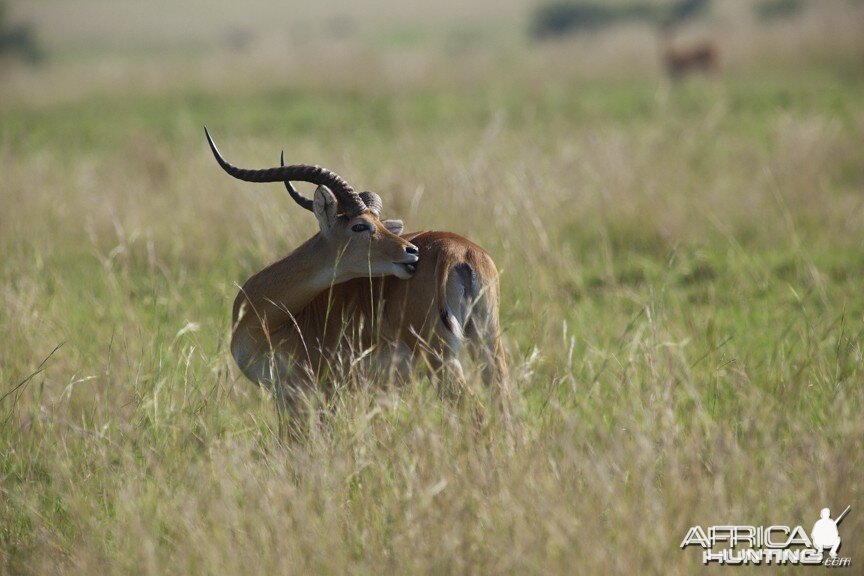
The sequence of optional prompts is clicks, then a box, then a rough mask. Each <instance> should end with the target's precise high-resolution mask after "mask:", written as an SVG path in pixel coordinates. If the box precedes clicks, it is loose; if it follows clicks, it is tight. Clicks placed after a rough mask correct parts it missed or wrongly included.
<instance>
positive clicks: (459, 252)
mask: <svg viewBox="0 0 864 576" xmlns="http://www.w3.org/2000/svg"><path fill="white" fill-rule="evenodd" d="M205 133H206V135H207V141H208V143H209V144H210V149H211V150H212V152H213V155H214V156H215V157H216V161H217V162H218V163H219V165H220V166H221V167H222V168H223V169H224V170H225V171H226V172H227V173H228V174H230V175H231V176H233V177H235V178H238V179H240V180H244V181H247V182H284V184H285V187H286V188H287V189H288V193H289V194H290V195H291V198H292V199H294V201H295V202H296V203H297V204H299V205H300V206H301V207H302V208H304V209H306V210H309V211H311V212H313V213H314V215H315V217H316V218H317V220H318V226H319V232H318V233H317V234H315V235H314V236H313V237H312V238H310V239H309V240H307V241H306V242H304V243H303V244H302V245H300V247H298V248H297V249H296V250H294V251H293V252H291V253H290V254H289V255H288V256H286V257H285V258H283V259H282V260H279V261H278V262H276V263H274V264H271V265H270V266H268V267H266V268H264V269H263V270H261V271H260V272H257V273H255V274H253V275H252V276H251V277H250V278H249V279H248V280H246V282H245V283H244V284H243V287H242V288H241V289H240V293H239V294H238V295H237V298H236V299H235V300H234V308H233V313H232V327H233V329H232V335H231V354H232V355H233V356H234V359H235V360H236V362H237V365H238V366H239V367H240V370H241V371H242V372H243V374H244V375H245V376H246V377H247V378H249V379H250V380H252V381H254V382H257V383H260V384H262V385H264V386H267V387H268V388H271V389H272V390H273V391H274V394H275V396H276V399H277V404H278V406H279V408H280V422H281V421H282V419H281V417H282V416H283V415H284V414H283V412H284V411H288V412H289V413H291V414H292V415H293V416H294V417H296V416H298V415H299V414H298V408H299V407H300V406H299V404H300V400H301V399H302V398H303V396H304V395H305V394H307V393H308V392H310V391H311V390H312V389H313V388H314V387H316V386H317V385H319V383H320V382H321V381H322V377H323V376H324V375H325V374H326V373H327V372H328V370H331V369H332V368H333V367H334V366H339V367H341V368H342V369H343V370H346V371H347V370H348V369H350V368H349V367H350V366H351V362H352V361H353V360H354V359H355V358H356V357H357V356H358V355H360V354H361V353H362V354H365V353H366V352H368V351H370V350H372V351H375V352H380V353H381V354H380V356H381V357H383V358H384V359H386V360H388V361H389V362H390V365H391V366H395V367H396V368H397V371H398V372H399V373H404V371H405V369H406V368H410V363H411V362H412V361H413V360H416V359H417V358H418V357H424V358H425V359H426V360H427V361H428V362H429V363H430V365H431V366H432V367H433V369H435V370H436V371H438V370H443V371H446V372H447V373H448V375H450V376H453V377H455V378H456V379H457V380H458V381H459V382H460V383H462V384H464V376H463V373H462V367H461V365H460V362H459V356H460V351H461V349H462V347H463V344H467V345H468V346H467V347H468V349H469V351H470V352H471V353H472V355H473V356H475V357H476V358H477V359H479V360H480V361H481V362H483V364H484V367H483V379H484V381H485V383H486V384H487V385H489V386H492V387H493V393H494V394H495V396H496V398H497V400H498V403H499V404H500V405H501V408H502V410H503V415H504V417H505V420H506V421H507V422H508V423H509V400H510V392H509V385H508V382H507V366H506V362H505V359H504V347H503V345H502V342H501V334H500V330H499V325H498V306H499V295H498V271H497V269H496V267H495V263H494V262H493V261H492V258H491V257H490V256H489V254H488V253H487V252H486V251H485V250H483V249H482V248H480V247H479V246H477V245H476V244H474V243H473V242H471V241H469V240H466V239H465V238H462V237H461V236H458V235H456V234H453V233H450V232H413V233H410V234H404V235H403V234H402V228H403V224H402V221H401V220H381V219H380V216H381V209H382V202H381V198H380V197H378V195H377V194H375V193H374V192H363V193H360V194H358V193H357V192H355V191H354V189H353V188H352V187H351V186H350V185H349V184H348V183H347V182H346V181H345V180H343V179H342V178H340V177H339V176H338V175H336V174H335V173H333V172H331V171H329V170H327V169H325V168H321V167H318V166H308V165H304V164H298V165H291V166H286V165H285V164H284V160H283V161H282V162H281V165H280V166H278V167H275V168H269V169H264V170H247V169H242V168H237V167H235V166H232V165H231V164H229V163H228V162H227V161H226V160H225V159H224V158H223V157H222V155H221V154H220V153H219V150H218V149H217V148H216V145H215V144H214V142H213V139H212V138H211V137H210V134H209V132H206V128H205ZM292 180H293V181H300V182H310V183H313V184H317V185H318V188H317V189H316V190H315V195H314V199H310V198H306V197H304V196H303V195H301V194H300V193H299V192H298V191H297V190H296V189H294V187H293V186H292V184H291V181H292ZM330 375H331V376H332V372H330ZM290 430H291V432H294V433H296V432H297V429H296V424H295V423H294V422H292V423H291V428H290Z"/></svg>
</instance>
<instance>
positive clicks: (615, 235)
mask: <svg viewBox="0 0 864 576" xmlns="http://www.w3.org/2000/svg"><path fill="white" fill-rule="evenodd" d="M745 4H746V3H743V2H740V1H739V2H734V3H733V2H729V3H723V4H722V10H721V11H720V12H719V13H718V14H715V15H714V16H713V17H712V20H710V21H709V22H708V24H707V25H706V26H707V27H708V29H709V30H711V33H712V34H713V35H714V36H715V37H716V38H717V39H718V41H719V44H720V46H721V49H722V53H723V56H724V69H723V72H722V74H721V75H720V76H718V77H715V78H709V79H704V78H703V79H692V80H689V81H687V82H685V83H683V84H681V85H678V86H669V85H667V84H666V83H665V82H664V81H663V80H662V76H661V74H660V72H659V66H658V63H657V61H656V60H657V58H656V56H657V54H656V50H655V44H654V40H653V37H652V35H651V33H650V31H649V30H647V29H643V28H640V27H635V26H634V27H628V28H625V29H623V30H617V31H612V32H609V33H601V34H595V35H591V36H589V37H584V38H577V39H572V40H563V41H560V42H554V43H547V44H541V45H536V44H532V43H530V42H529V41H528V40H527V39H526V38H525V37H524V27H525V22H526V20H527V13H528V11H529V9H530V7H531V4H530V3H525V2H517V1H515V0H514V1H513V2H509V3H504V4H501V3H495V4H492V3H479V4H476V5H475V4H472V5H471V6H469V7H466V6H462V5H461V4H459V3H456V2H453V3H452V5H450V6H446V5H445V6H444V7H443V8H441V7H439V8H436V9H433V8H432V7H431V5H430V6H428V7H423V6H416V7H412V6H406V5H404V4H403V3H396V2H389V1H386V0H376V1H375V2H373V3H371V4H370V5H368V6H365V7H363V8H362V9H361V8H360V7H342V8H341V9H340V8H339V7H337V6H333V5H330V4H327V3H324V4H316V5H315V6H306V7H303V8H300V7H293V8H289V7H286V6H283V5H281V4H279V5H271V4H270V3H268V2H266V1H263V0H262V1H260V2H256V3H254V5H253V8H244V9H241V8H240V7H238V6H237V5H234V4H228V3H221V4H220V3H216V4H215V5H213V4H212V3H207V4H204V3H203V2H189V3H184V4H181V5H176V6H175V5H174V4H172V3H167V2H157V3H154V4H152V5H151V4H150V3H142V4H140V5H139V4H132V3H131V2H130V3H128V4H127V3H120V2H105V1H97V0H87V1H82V2H80V3H78V2H76V3H75V4H74V6H75V9H74V10H73V9H72V8H71V6H72V3H66V2H60V1H59V0H50V1H45V2H38V3H37V2H33V3H30V4H29V5H28V4H26V3H20V4H17V5H13V6H12V7H11V12H12V14H13V15H16V16H18V17H26V18H29V19H30V20H32V21H33V22H34V23H35V24H36V25H37V29H38V30H40V31H41V38H42V40H43V42H44V43H45V46H46V50H47V51H48V54H49V58H48V60H47V61H46V62H45V63H44V64H43V65H42V67H40V68H37V69H26V68H24V67H22V66H21V65H19V64H16V63H14V62H5V63H4V66H5V67H6V68H5V72H4V76H5V77H4V80H3V83H2V84H0V98H2V99H0V253H2V260H0V295H2V296H0V382H2V394H3V397H2V401H0V415H2V427H0V454H2V456H0V567H2V568H0V570H2V572H4V573H9V574H189V573H206V574H273V573H288V574H302V573H331V574H342V573H357V574H380V573H441V574H444V573H454V572H455V573H532V574H547V573H585V574H591V573H598V572H601V571H605V572H609V573H664V574H689V573H694V572H698V571H700V570H701V569H702V568H703V567H702V565H701V563H700V553H699V551H697V550H696V549H694V548H690V549H688V550H681V549H679V544H680V542H681V540H682V539H683V537H684V535H685V533H686V531H687V529H688V528H689V527H690V526H692V525H696V524H699V525H702V526H709V525H713V524H746V525H750V524H753V525H770V524H789V525H796V524H802V525H804V526H805V527H806V528H807V529H808V530H809V528H810V526H812V523H813V522H814V521H815V520H816V519H817V517H818V511H819V509H820V508H821V507H823V506H830V507H831V508H832V509H833V510H837V511H839V510H840V509H842V508H844V507H845V506H846V505H847V504H851V505H852V512H851V513H850V515H849V516H848V517H847V519H846V520H845V521H844V523H843V525H842V526H841V534H842V535H843V537H844V545H843V548H842V552H843V555H844V556H851V557H852V562H853V567H852V568H851V569H846V570H847V573H858V572H860V569H861V568H860V567H861V566H862V565H864V546H862V543H864V508H862V504H864V497H862V488H864V420H862V411H864V387H862V384H864V358H862V344H864V106H862V103H864V34H862V30H864V26H862V17H864V13H862V11H861V7H860V6H856V5H853V4H850V3H849V2H845V1H837V2H825V3H818V7H812V8H811V9H809V10H808V11H807V12H805V14H804V15H802V16H801V17H800V18H797V19H795V20H792V21H788V22H779V23H774V24H770V25H757V24H756V23H754V22H753V21H750V20H748V19H747V18H746V15H747V11H746V10H745ZM202 10H203V12H202ZM346 10H347V11H348V12H345V11H346ZM490 10H491V14H492V16H491V17H487V15H488V14H490V12H489V11H490ZM352 11H353V12H352ZM338 14H341V16H338V17H337V15H338ZM696 32H697V33H701V32H699V31H698V30H697V31H696ZM204 124H207V125H208V126H209V127H210V128H211V129H212V130H213V132H214V135H215V136H216V138H217V141H218V142H219V143H220V145H221V146H222V148H223V151H224V152H225V153H226V155H228V157H229V159H230V160H232V161H234V162H236V163H238V164H243V165H250V166H264V165H268V164H275V162H276V161H277V160H278V153H279V151H280V150H282V149H283V148H284V149H285V150H286V157H287V159H288V161H289V162H311V163H319V164H322V165H324V166H328V167H330V168H332V169H334V170H336V171H337V172H339V173H341V174H343V175H344V176H346V177H347V178H348V179H349V180H350V181H352V182H353V183H355V185H356V186H358V187H362V188H371V189H373V190H376V191H378V192H379V193H380V194H381V195H382V196H383V197H384V201H385V213H386V215H388V216H398V217H402V218H404V219H405V221H406V223H407V228H408V229H409V230H417V229H447V230H453V231H456V232H459V233H462V234H464V235H466V236H468V237H470V238H472V239H474V240H476V241H477V242H479V243H480V244H481V245H483V246H484V247H486V248H487V249H488V250H489V251H490V252H491V253H492V255H493V256H494V258H495V259H496V261H497V262H498V264H499V268H500V269H501V271H502V290H503V309H502V323H503V327H504V332H505V338H506V344H507V349H508V357H509V361H510V364H511V370H512V376H513V387H514V390H515V396H516V408H517V422H518V424H519V426H520V429H521V438H519V439H518V441H517V442H515V443H514V442H512V441H511V439H510V438H509V437H508V435H507V434H506V432H505V430H504V428H503V426H502V425H501V424H500V423H499V422H498V421H497V420H493V421H492V422H490V423H489V424H488V425H487V426H486V427H485V428H483V429H481V430H478V429H477V428H476V427H475V425H474V424H473V423H472V419H471V418H470V416H469V415H468V413H467V412H466V411H465V409H463V408H461V407H460V406H458V405H454V404H450V403H446V402H442V401H441V400H440V399H439V397H438V396H437V394H436V392H435V391H434V389H433V387H432V385H431V384H430V383H429V381H428V380H427V379H425V378H423V377H419V378H418V379H417V380H416V381H414V382H412V383H411V385H409V386H407V387H405V388H402V389H381V388H380V387H376V385H375V382H369V381H366V380H364V379H363V378H362V377H358V378H356V379H355V382H353V383H352V384H353V385H352V386H350V387H349V386H347V385H346V386H345V387H344V388H342V389H340V390H339V391H338V392H337V394H336V396H335V397H334V398H333V399H332V401H331V404H330V406H329V407H327V408H326V409H324V410H323V416H322V420H321V423H320V425H319V426H317V427H315V428H314V430H313V431H312V432H311V434H310V437H309V438H308V440H306V441H305V442H302V443H297V444H293V445H286V444H285V443H282V442H280V440H279V437H278V434H277V432H276V417H275V413H274V408H273V405H272V402H271V401H270V398H269V397H268V396H267V394H265V393H263V392H261V391H260V390H259V389H258V388H257V387H256V386H254V385H252V384H251V383H249V382H248V381H246V380H244V379H243V378H242V377H241V376H240V375H239V373H238V371H237V370H236V368H235V367H234V365H233V361H232V359H231V358H230V354H229V353H228V351H227V349H226V343H227V341H228V338H229V333H230V307H231V303H232V301H233V298H234V295H235V294H236V291H237V287H236V285H237V284H238V283H242V282H243V280H244V279H245V278H246V277H247V276H248V275H249V274H251V273H252V272H254V271H256V270H257V269H259V268H260V267H262V266H263V265H265V264H266V263H269V262H271V261H273V260H275V259H277V258H278V257H280V256H281V255H284V254H285V253H286V252H287V251H289V250H290V249H292V248H293V247H294V246H296V245H297V244H299V242H301V241H302V240H304V239H305V238H306V237H308V236H309V235H311V234H312V233H313V231H314V230H315V223H314V219H313V218H311V217H310V216H309V215H308V214H307V213H304V212H302V211H301V210H300V209H298V208H297V207H296V206H295V205H294V204H293V203H292V202H291V200H290V199H289V198H288V197H287V195H286V194H285V193H284V191H283V190H281V189H280V187H279V186H277V185H271V186H269V187H268V186H253V185H246V184H243V183H239V182H237V181H234V180H232V179H231V178H229V177H227V176H226V175H225V174H223V173H222V172H221V171H220V170H219V169H218V167H217V166H216V165H215V163H214V162H213V159H212V157H210V155H209V152H208V150H207V148H206V145H205V142H204V138H203V133H202V129H201V127H202V125H204ZM55 348H56V350H55ZM52 351H53V352H52ZM472 381H473V377H472ZM713 569H714V571H717V572H720V571H723V570H724V569H723V568H717V567H716V566H715V567H714V568H713ZM758 570H763V571H770V569H768V568H765V567H762V568H759V569H758ZM798 570H801V569H800V568H799V569H797V570H796V569H790V570H789V571H790V572H797V571H798Z"/></svg>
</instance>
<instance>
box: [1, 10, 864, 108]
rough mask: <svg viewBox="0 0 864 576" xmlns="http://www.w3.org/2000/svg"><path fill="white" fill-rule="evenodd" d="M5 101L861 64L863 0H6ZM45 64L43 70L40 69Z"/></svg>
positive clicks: (855, 68) (852, 67) (856, 68)
mask: <svg viewBox="0 0 864 576" xmlns="http://www.w3.org/2000/svg"><path fill="white" fill-rule="evenodd" d="M2 10H3V12H2V18H3V20H2V22H3V24H2V26H3V29H2V30H3V32H2V33H3V36H2V40H0V50H2V55H3V56H2V60H3V77H4V79H3V84H2V92H0V96H2V98H3V102H4V104H5V105H12V104H15V103H17V102H28V103H33V102H34V100H35V101H36V102H45V103H49V102H57V101H69V100H74V99H76V98H82V97H85V96H88V95H93V94H100V93H107V94H114V95H118V96H119V95H123V94H141V93H154V92H161V91H167V90H178V89H183V88H185V89H187V90H195V91H217V90H219V91H224V90H226V89H231V90H246V91H249V90H256V89H262V88H276V87H284V88H295V89H296V88H301V87H316V86H317V87H334V88H337V87H338V88H342V89H349V88H354V89H362V90H368V91H384V90H396V89H409V88H415V89H416V88H419V87H423V86H426V87H433V86H434V87H441V86H442V83H444V85H447V86H452V85H460V86H465V85H467V86H468V87H471V86H477V85H482V84H488V83H490V82H499V83H501V82H503V83H506V84H508V85H509V84H520V85H525V84H528V85H531V84H535V85H536V84H538V83H539V84H546V83H555V82H576V81H587V80H590V79H592V78H598V77H600V78H622V79H623V78H627V79H644V80H650V79H658V78H659V77H660V75H661V73H662V71H663V68H664V64H663V61H662V55H663V53H664V51H665V50H667V48H668V46H669V45H675V44H681V45H690V44H692V43H693V42H700V41H702V42H704V41H710V42H712V43H714V44H715V46H716V51H717V56H718V60H719V61H720V62H722V67H723V71H724V73H725V74H732V75H740V74H745V73H747V72H751V73H755V72H754V69H759V68H760V67H764V65H765V64H768V63H770V64H771V65H772V66H782V67H789V68H800V67H803V66H809V65H823V66H829V65H831V66H835V67H836V66H846V68H847V71H848V72H849V73H860V70H861V66H862V64H861V59H862V56H861V52H862V47H861V44H862V39H861V36H862V34H861V21H862V10H864V8H862V3H861V2H860V1H858V0H821V1H814V0H724V1H722V2H717V1H714V2H710V1H699V0H697V1H695V2H694V1H693V0H683V1H682V0H632V1H627V0H620V1H618V0H607V1H605V2H604V1H599V0H598V1H596V2H586V1H580V0H551V1H549V2H543V1H542V0H503V1H500V2H491V1H488V2H487V1H483V0H478V1H474V2H456V1H449V0H444V1H443V2H441V3H436V4H435V5H434V6H433V5H432V4H429V3H426V2H401V1H396V0H393V1H389V0H370V1H367V2H348V1H344V2H337V1H331V0H325V1H322V2H311V1H310V2H302V1H292V2H277V1H266V0H252V1H250V2H244V3H238V2H230V1H227V0H215V1H213V2H206V1H204V0H200V1H198V0H187V1H169V0H155V1H153V2H147V3H140V2H132V1H124V0H120V1H108V0H101V1H100V0H82V1H80V2H74V3H73V2H65V1H63V0H36V1H32V2H14V1H13V2H9V1H5V2H4V4H3V7H2ZM34 64H37V65H34Z"/></svg>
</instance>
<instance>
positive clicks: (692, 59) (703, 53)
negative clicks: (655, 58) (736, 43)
mask: <svg viewBox="0 0 864 576" xmlns="http://www.w3.org/2000/svg"><path fill="white" fill-rule="evenodd" d="M719 60H720V58H719V56H718V53H717V47H716V46H715V45H714V44H713V43H712V42H710V41H707V40H705V41H701V42H699V43H697V44H693V45H690V46H677V47H676V46H671V45H669V46H667V47H666V48H665V50H664V51H663V64H664V65H665V66H666V73H667V74H668V75H669V77H670V78H672V79H673V80H677V79H679V78H682V77H684V76H686V75H687V74H690V73H692V72H705V73H712V72H716V71H717V70H718V68H719Z"/></svg>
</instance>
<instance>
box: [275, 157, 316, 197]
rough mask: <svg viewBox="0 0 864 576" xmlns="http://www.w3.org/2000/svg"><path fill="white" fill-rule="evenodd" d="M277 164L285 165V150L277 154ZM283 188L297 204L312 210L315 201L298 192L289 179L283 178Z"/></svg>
mask: <svg viewBox="0 0 864 576" xmlns="http://www.w3.org/2000/svg"><path fill="white" fill-rule="evenodd" d="M279 166H285V151H284V150H283V151H282V153H281V154H280V155H279ZM285 189H286V190H288V194H290V195H291V198H293V199H294V201H295V202H297V204H299V205H300V207H301V208H305V209H306V210H309V211H310V212H311V211H312V206H314V205H315V202H313V201H312V199H311V198H306V197H305V196H303V195H302V194H300V192H298V191H297V189H296V188H294V185H293V184H291V181H290V180H285Z"/></svg>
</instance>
